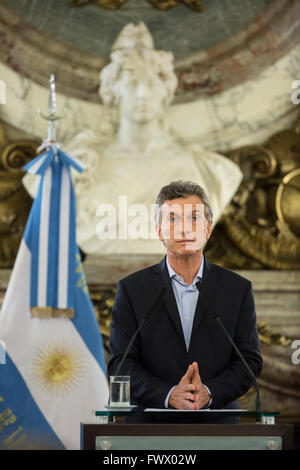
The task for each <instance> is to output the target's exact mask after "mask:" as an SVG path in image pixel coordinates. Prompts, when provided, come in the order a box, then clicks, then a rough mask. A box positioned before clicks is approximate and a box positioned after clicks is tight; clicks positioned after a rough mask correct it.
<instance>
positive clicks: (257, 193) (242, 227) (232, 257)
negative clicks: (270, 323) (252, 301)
mask: <svg viewBox="0 0 300 470" xmlns="http://www.w3.org/2000/svg"><path fill="white" fill-rule="evenodd" d="M228 157H229V158H231V159H232V160H233V161H235V162H236V163H238V164H239V165H240V167H241V169H242V171H243V174H244V179H243V182H242V184H241V186H240V188H239V190H238V192H237V194H236V196H235V197H234V199H233V201H232V203H231V204H230V206H229V207H228V209H227V211H226V213H224V215H223V217H222V219H221V220H220V222H219V223H218V224H217V226H216V228H215V230H214V232H213V234H212V237H211V239H210V240H209V242H208V244H207V247H206V254H207V256H208V257H209V259H210V260H212V261H213V262H215V263H218V264H221V265H223V266H225V267H227V268H230V269H275V270H276V269H287V270H289V269H300V132H299V122H298V123H296V124H295V126H294V128H293V129H289V130H284V131H281V132H278V133H276V134H275V135H273V136H272V137H271V138H270V139H269V140H268V142H266V144H265V145H263V146H260V145H251V146H245V147H241V148H239V149H236V150H233V151H231V152H229V153H228Z"/></svg>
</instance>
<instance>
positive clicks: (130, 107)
mask: <svg viewBox="0 0 300 470" xmlns="http://www.w3.org/2000/svg"><path fill="white" fill-rule="evenodd" d="M100 83H101V85H100V88H99V94H100V96H101V98H102V101H103V103H104V105H105V106H104V112H103V120H102V122H101V125H100V129H99V133H98V134H97V135H95V134H94V133H93V132H92V131H89V130H87V131H84V132H82V133H80V134H78V135H76V136H75V137H74V138H73V139H72V141H71V142H69V143H68V144H67V146H65V149H66V150H67V151H69V152H70V153H71V154H73V155H74V156H76V157H78V158H79V159H81V160H82V161H83V163H84V164H85V168H86V169H85V171H84V173H82V174H81V175H75V174H74V187H75V193H76V200H77V241H78V244H79V246H80V248H81V249H82V250H83V251H84V252H85V253H86V254H111V253H114V254H117V253H119V254H121V253H124V254H126V253H132V254H144V253H148V254H159V253H164V247H163V245H162V244H161V242H160V241H159V239H158V238H157V236H156V235H155V230H154V229H153V227H154V226H153V213H152V212H151V205H153V204H154V203H155V198H156V195H157V194H158V192H159V190H160V189H161V187H162V186H164V185H166V184H168V183H170V182H171V181H174V180H179V179H182V180H189V181H193V182H196V183H198V184H200V185H201V186H202V187H203V188H204V189H205V190H206V192H207V194H208V196H209V199H210V202H211V206H212V209H213V212H214V223H215V222H216V221H217V220H218V218H219V217H220V215H221V214H222V212H223V210H224V208H225V207H226V206H227V205H228V203H229V202H230V201H231V199H232V197H233V196H234V194H235V192H236V190H237V188H238V186H239V184H240V182H241V179H242V174H241V172H240V170H239V168H238V166H237V165H236V164H235V163H233V162H232V161H230V160H229V159H227V158H226V157H224V156H222V155H219V154H217V153H214V152H210V151H206V150H204V149H203V148H202V147H201V146H200V145H197V144H193V145H187V144H184V143H183V141H182V140H181V139H180V138H179V137H178V136H175V135H174V134H173V133H172V131H171V130H170V129H169V128H168V125H167V118H166V115H167V111H168V108H169V106H170V104H171V102H172V99H173V97H174V94H175V90H176V86H177V78H176V75H175V72H174V65H173V55H172V54H171V53H169V52H165V51H157V50H155V49H154V45H153V39H152V37H151V35H150V33H149V31H148V29H147V27H146V26H145V25H144V24H143V23H140V24H139V25H133V24H129V25H127V26H126V27H125V28H124V29H123V30H122V31H121V33H120V34H119V36H118V38H117V39H116V41H115V43H114V45H113V46H112V53H111V61H110V63H109V64H108V65H107V66H106V67H104V68H103V69H102V71H101V73H100ZM120 197H121V199H120ZM112 208H114V209H115V210H113V209H112ZM106 209H107V210H106ZM126 212H127V214H125V213H126ZM108 214H109V222H108V225H107V224H106V222H107V220H108V218H107V217H108ZM145 219H147V220H145ZM139 224H140V226H142V230H140V232H139V229H138V227H137V225H139ZM108 228H109V230H108ZM137 233H140V236H139V235H137Z"/></svg>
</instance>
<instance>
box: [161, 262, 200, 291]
mask: <svg viewBox="0 0 300 470" xmlns="http://www.w3.org/2000/svg"><path fill="white" fill-rule="evenodd" d="M166 262H167V268H168V272H169V276H170V278H171V279H172V278H173V279H176V281H179V282H181V283H183V284H184V281H183V279H182V277H181V276H180V275H179V274H177V273H176V272H175V271H174V269H173V268H172V267H171V265H170V263H169V261H168V256H166ZM203 269H204V256H203V255H202V261H201V264H200V267H199V270H198V272H197V274H196V276H195V278H194V280H193V282H192V284H193V285H195V284H196V282H197V280H199V279H202V276H203Z"/></svg>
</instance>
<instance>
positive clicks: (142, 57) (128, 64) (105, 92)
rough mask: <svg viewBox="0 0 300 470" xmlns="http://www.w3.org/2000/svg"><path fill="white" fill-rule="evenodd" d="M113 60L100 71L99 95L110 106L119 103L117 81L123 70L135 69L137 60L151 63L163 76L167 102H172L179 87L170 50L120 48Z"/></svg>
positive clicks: (112, 55) (157, 72)
mask: <svg viewBox="0 0 300 470" xmlns="http://www.w3.org/2000/svg"><path fill="white" fill-rule="evenodd" d="M110 57H111V62H110V64H108V65H107V66H106V67H104V68H103V69H102V70H101V72H100V87H99V95H100V97H101V99H102V101H103V102H104V104H106V105H108V106H112V105H115V106H116V105H117V104H118V93H117V90H116V83H117V81H118V79H119V78H120V75H121V73H122V71H123V70H134V68H135V66H136V61H139V62H140V63H143V62H146V63H147V64H149V63H150V65H151V66H152V68H153V70H154V71H155V73H156V74H157V75H158V76H159V77H160V78H161V80H162V84H163V86H164V87H165V90H166V98H165V104H166V105H168V104H170V103H171V101H172V99H173V97H174V94H175V90H176V87H177V77H176V74H175V72H174V65H173V62H174V57H173V54H172V53H170V52H165V51H155V50H153V49H143V48H139V49H135V48H134V49H133V48H128V49H119V50H116V51H114V52H113V53H112V54H111V56H110Z"/></svg>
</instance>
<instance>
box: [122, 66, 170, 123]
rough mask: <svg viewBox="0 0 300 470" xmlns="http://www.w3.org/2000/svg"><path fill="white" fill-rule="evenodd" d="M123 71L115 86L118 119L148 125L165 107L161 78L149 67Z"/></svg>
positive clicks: (164, 94)
mask: <svg viewBox="0 0 300 470" xmlns="http://www.w3.org/2000/svg"><path fill="white" fill-rule="evenodd" d="M145 65H146V64H145V63H144V64H143V66H141V67H137V68H135V69H134V70H130V69H125V70H124V71H123V72H122V73H121V76H120V79H119V80H118V81H117V83H116V85H115V91H116V94H117V96H118V99H119V109H120V119H122V117H124V118H126V119H128V120H130V121H133V122H135V123H148V122H150V121H152V120H153V119H155V118H157V117H159V115H160V114H161V112H162V110H163V109H164V106H165V101H166V98H167V92H166V89H165V87H164V86H162V85H163V84H162V80H161V78H160V77H159V76H158V75H157V74H156V73H155V72H154V71H153V69H152V68H151V67H149V66H148V67H147V66H145Z"/></svg>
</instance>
